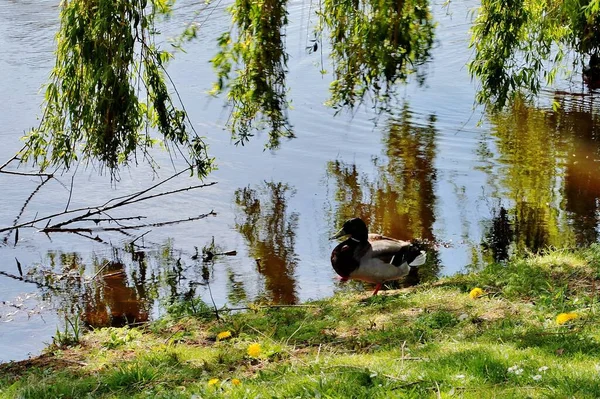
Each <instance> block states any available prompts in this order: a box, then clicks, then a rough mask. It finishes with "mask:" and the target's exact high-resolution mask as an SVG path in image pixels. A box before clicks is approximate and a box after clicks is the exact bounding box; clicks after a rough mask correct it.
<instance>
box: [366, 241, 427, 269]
mask: <svg viewBox="0 0 600 399" xmlns="http://www.w3.org/2000/svg"><path fill="white" fill-rule="evenodd" d="M381 237H382V238H380V239H377V240H373V241H372V242H371V257H373V258H376V259H379V260H381V261H382V262H385V263H389V264H392V265H394V266H402V265H403V264H405V263H406V264H407V265H408V266H421V265H422V264H424V263H425V260H426V254H425V251H421V250H420V249H418V248H417V247H415V246H414V245H412V244H411V243H410V242H406V241H400V240H395V239H393V238H388V237H385V236H381Z"/></svg>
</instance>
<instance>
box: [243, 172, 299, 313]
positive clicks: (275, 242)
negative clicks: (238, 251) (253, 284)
mask: <svg viewBox="0 0 600 399" xmlns="http://www.w3.org/2000/svg"><path fill="white" fill-rule="evenodd" d="M294 194H295V190H294V189H293V188H291V187H290V186H288V185H287V184H283V183H275V182H265V183H263V184H261V185H260V186H259V187H258V188H256V189H253V188H250V187H245V188H242V189H238V190H236V192H235V203H236V205H238V206H239V208H240V210H241V211H242V213H241V221H238V222H236V228H237V230H238V231H239V232H240V233H241V234H242V236H243V237H244V238H245V239H246V243H247V244H248V248H249V252H250V256H252V257H253V258H255V259H259V260H258V261H257V267H258V271H259V273H261V274H262V275H263V276H264V277H265V288H266V290H267V291H268V292H269V293H270V295H271V298H270V299H271V300H272V301H273V302H276V303H295V302H297V299H298V298H297V296H296V282H295V279H294V269H295V267H296V265H297V263H298V257H297V255H296V253H295V249H294V247H295V240H296V229H297V227H298V213H297V212H288V209H287V201H288V200H289V198H290V197H292V196H293V195H294Z"/></svg>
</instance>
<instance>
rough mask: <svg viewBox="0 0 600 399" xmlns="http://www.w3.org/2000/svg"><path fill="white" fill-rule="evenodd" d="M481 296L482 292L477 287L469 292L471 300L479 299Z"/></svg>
mask: <svg viewBox="0 0 600 399" xmlns="http://www.w3.org/2000/svg"><path fill="white" fill-rule="evenodd" d="M482 295H483V290H482V289H481V288H479V287H477V288H473V289H472V290H471V292H469V296H470V297H471V299H475V298H479V297H480V296H482Z"/></svg>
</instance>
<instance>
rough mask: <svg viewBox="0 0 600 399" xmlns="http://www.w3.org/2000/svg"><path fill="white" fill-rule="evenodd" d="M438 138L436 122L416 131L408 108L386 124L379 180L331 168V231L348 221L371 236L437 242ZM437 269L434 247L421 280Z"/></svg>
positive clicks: (341, 166) (351, 167)
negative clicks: (364, 226) (358, 224)
mask: <svg viewBox="0 0 600 399" xmlns="http://www.w3.org/2000/svg"><path fill="white" fill-rule="evenodd" d="M436 133H437V131H436V129H435V117H434V116H431V117H430V118H429V119H428V121H427V123H426V124H425V125H424V126H420V125H417V124H416V123H414V122H413V120H412V113H411V112H410V110H409V108H408V106H405V107H404V108H403V109H402V110H401V112H400V114H399V116H398V117H397V118H391V119H390V120H389V122H388V124H387V127H386V130H385V133H384V138H383V144H384V156H383V157H381V158H377V159H374V161H373V164H374V166H375V171H376V175H375V176H369V175H368V174H367V173H360V172H359V171H358V168H357V166H356V165H355V164H347V163H345V162H343V161H333V162H330V163H329V165H328V168H327V174H328V176H329V177H330V178H332V179H333V180H334V182H335V187H336V188H335V194H334V196H335V201H336V209H335V226H332V227H331V228H332V231H333V229H334V228H335V227H336V226H340V225H341V224H342V223H343V222H344V220H346V219H348V218H351V217H361V218H362V219H363V220H364V221H365V222H366V223H367V225H368V226H369V229H370V230H371V231H373V232H379V233H382V234H385V235H388V236H391V237H395V238H398V239H403V240H410V239H413V238H423V239H426V240H428V241H434V239H435V237H434V233H433V224H434V222H435V212H434V211H435V201H436V197H435V194H434V185H435V182H436V169H435V168H434V165H433V162H434V159H435V156H436V143H435V139H436ZM439 269H440V262H439V255H438V253H437V251H435V250H434V248H433V247H432V246H431V248H429V250H428V262H427V265H426V266H424V267H421V277H422V278H424V279H428V278H431V277H433V276H436V275H437V274H438V272H439Z"/></svg>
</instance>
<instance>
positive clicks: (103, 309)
mask: <svg viewBox="0 0 600 399" xmlns="http://www.w3.org/2000/svg"><path fill="white" fill-rule="evenodd" d="M83 319H84V321H85V323H86V324H88V325H90V326H94V327H108V326H112V327H122V326H124V325H127V324H128V323H133V322H143V321H147V320H148V311H147V310H146V309H145V307H144V305H143V302H142V301H141V300H140V298H139V297H138V295H137V291H136V289H135V288H132V287H128V286H127V275H126V273H125V266H124V265H123V264H121V263H113V264H111V267H109V269H108V272H107V273H106V274H105V275H104V276H103V277H102V281H101V282H100V283H99V284H98V285H97V286H96V287H95V289H94V291H93V293H91V298H87V300H86V304H85V313H84V315H83Z"/></svg>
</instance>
